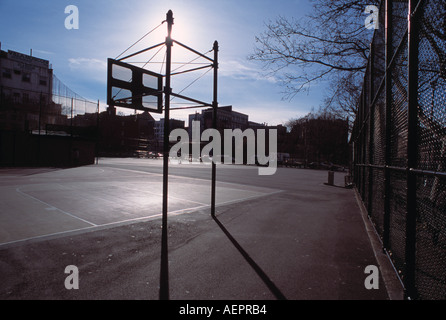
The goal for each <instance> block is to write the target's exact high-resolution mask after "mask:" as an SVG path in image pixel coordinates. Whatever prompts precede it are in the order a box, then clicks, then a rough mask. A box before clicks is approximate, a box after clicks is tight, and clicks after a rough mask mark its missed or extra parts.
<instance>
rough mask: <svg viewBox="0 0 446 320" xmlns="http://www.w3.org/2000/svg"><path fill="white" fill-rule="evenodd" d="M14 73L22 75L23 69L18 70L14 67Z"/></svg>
mask: <svg viewBox="0 0 446 320" xmlns="http://www.w3.org/2000/svg"><path fill="white" fill-rule="evenodd" d="M14 74H17V75H21V74H22V71H20V70H17V69H14Z"/></svg>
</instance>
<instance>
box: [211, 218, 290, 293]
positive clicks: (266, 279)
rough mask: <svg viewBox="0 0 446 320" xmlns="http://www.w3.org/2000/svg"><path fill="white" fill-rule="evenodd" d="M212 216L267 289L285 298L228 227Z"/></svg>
mask: <svg viewBox="0 0 446 320" xmlns="http://www.w3.org/2000/svg"><path fill="white" fill-rule="evenodd" d="M212 218H213V219H214V221H215V222H216V223H217V225H218V226H219V227H220V229H221V230H222V231H223V232H224V234H225V235H226V236H227V237H228V239H229V240H230V241H231V242H232V244H233V245H234V247H235V248H236V249H237V250H238V251H239V252H240V254H241V255H242V256H243V258H245V260H246V262H248V264H249V265H250V266H251V267H252V268H253V270H254V271H255V272H256V273H257V275H258V276H259V277H260V279H262V281H263V282H264V283H265V285H266V286H267V287H268V289H269V290H270V291H271V293H272V294H273V295H274V296H275V297H276V299H278V300H287V299H286V297H285V295H284V294H283V293H282V292H281V291H280V290H279V288H277V286H276V285H275V284H274V282H273V281H272V280H271V279H270V278H269V277H268V275H267V274H266V273H265V272H264V271H263V270H262V268H260V266H259V265H258V264H257V263H256V262H255V261H254V260H253V259H252V258H251V257H250V255H249V254H248V253H247V252H246V251H245V250H244V249H243V247H242V246H241V245H240V244H239V243H238V242H237V240H235V238H234V237H233V236H232V235H231V233H230V232H229V231H228V229H226V228H225V226H224V225H223V224H222V223H221V221H220V220H218V218H217V217H216V216H215V215H213V216H212Z"/></svg>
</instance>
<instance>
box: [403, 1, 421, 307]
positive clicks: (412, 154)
mask: <svg viewBox="0 0 446 320" xmlns="http://www.w3.org/2000/svg"><path fill="white" fill-rule="evenodd" d="M418 1H419V0H409V21H408V66H407V67H408V95H407V96H408V114H407V116H408V132H407V134H408V137H407V168H406V169H407V216H406V251H405V255H406V270H405V278H404V279H405V286H406V295H407V297H409V298H412V299H415V298H416V286H415V267H416V266H415V263H416V261H415V259H416V255H415V251H416V243H415V242H416V218H417V207H416V206H417V199H416V196H417V190H416V188H417V180H416V174H415V173H413V172H412V171H411V169H414V168H416V166H417V149H418V148H417V126H418V119H417V118H418V112H417V103H418V101H417V100H418V32H417V30H418V29H419V21H418V19H417V15H416V10H415V9H416V4H417V2H418Z"/></svg>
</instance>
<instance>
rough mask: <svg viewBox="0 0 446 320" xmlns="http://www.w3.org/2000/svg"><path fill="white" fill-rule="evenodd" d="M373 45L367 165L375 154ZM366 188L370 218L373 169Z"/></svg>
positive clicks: (369, 170)
mask: <svg viewBox="0 0 446 320" xmlns="http://www.w3.org/2000/svg"><path fill="white" fill-rule="evenodd" d="M375 36H376V32H375ZM374 60H375V44H374V42H372V43H371V44H370V55H369V63H370V69H369V70H370V80H369V81H370V83H369V88H368V89H369V95H368V101H367V103H368V104H369V107H368V109H369V128H368V129H369V141H368V143H369V146H368V148H369V157H368V159H367V161H368V163H369V164H373V154H374V152H375V147H374V143H375V134H374V131H375V103H374V100H375V97H376V96H377V94H375V93H374V87H375V86H374V81H375V79H374V75H373V70H374V69H375V61H374ZM367 173H368V177H367V180H368V186H367V189H368V190H367V191H368V194H367V201H368V202H367V213H368V216H369V217H371V216H372V212H373V201H372V199H373V168H372V167H370V166H369V167H368V172H367Z"/></svg>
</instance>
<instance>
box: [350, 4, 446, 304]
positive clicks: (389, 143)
mask: <svg viewBox="0 0 446 320" xmlns="http://www.w3.org/2000/svg"><path fill="white" fill-rule="evenodd" d="M379 17H380V21H385V27H384V23H381V28H380V29H378V30H376V31H375V34H374V38H373V41H372V44H371V53H370V57H369V62H368V67H367V70H366V74H365V79H364V85H363V91H362V94H361V98H360V101H359V104H358V111H357V117H356V120H355V124H354V128H353V132H352V137H351V143H352V147H353V148H352V150H353V158H352V160H353V161H352V169H351V170H352V176H353V179H354V182H355V185H356V187H357V190H358V192H359V194H360V196H361V198H362V201H363V202H364V205H365V206H366V208H367V210H368V214H369V217H370V220H371V221H372V222H373V224H374V225H375V228H376V231H377V233H378V234H379V236H380V238H381V240H382V244H383V248H384V250H385V252H386V253H387V254H388V256H389V257H390V259H391V261H392V263H393V265H394V267H395V269H396V270H397V272H398V275H399V277H400V280H401V282H402V284H403V285H404V289H405V293H406V297H407V298H410V299H423V300H430V299H432V300H439V299H446V108H445V106H446V103H445V102H446V2H445V1H443V0H385V1H382V4H381V6H380V14H379Z"/></svg>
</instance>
